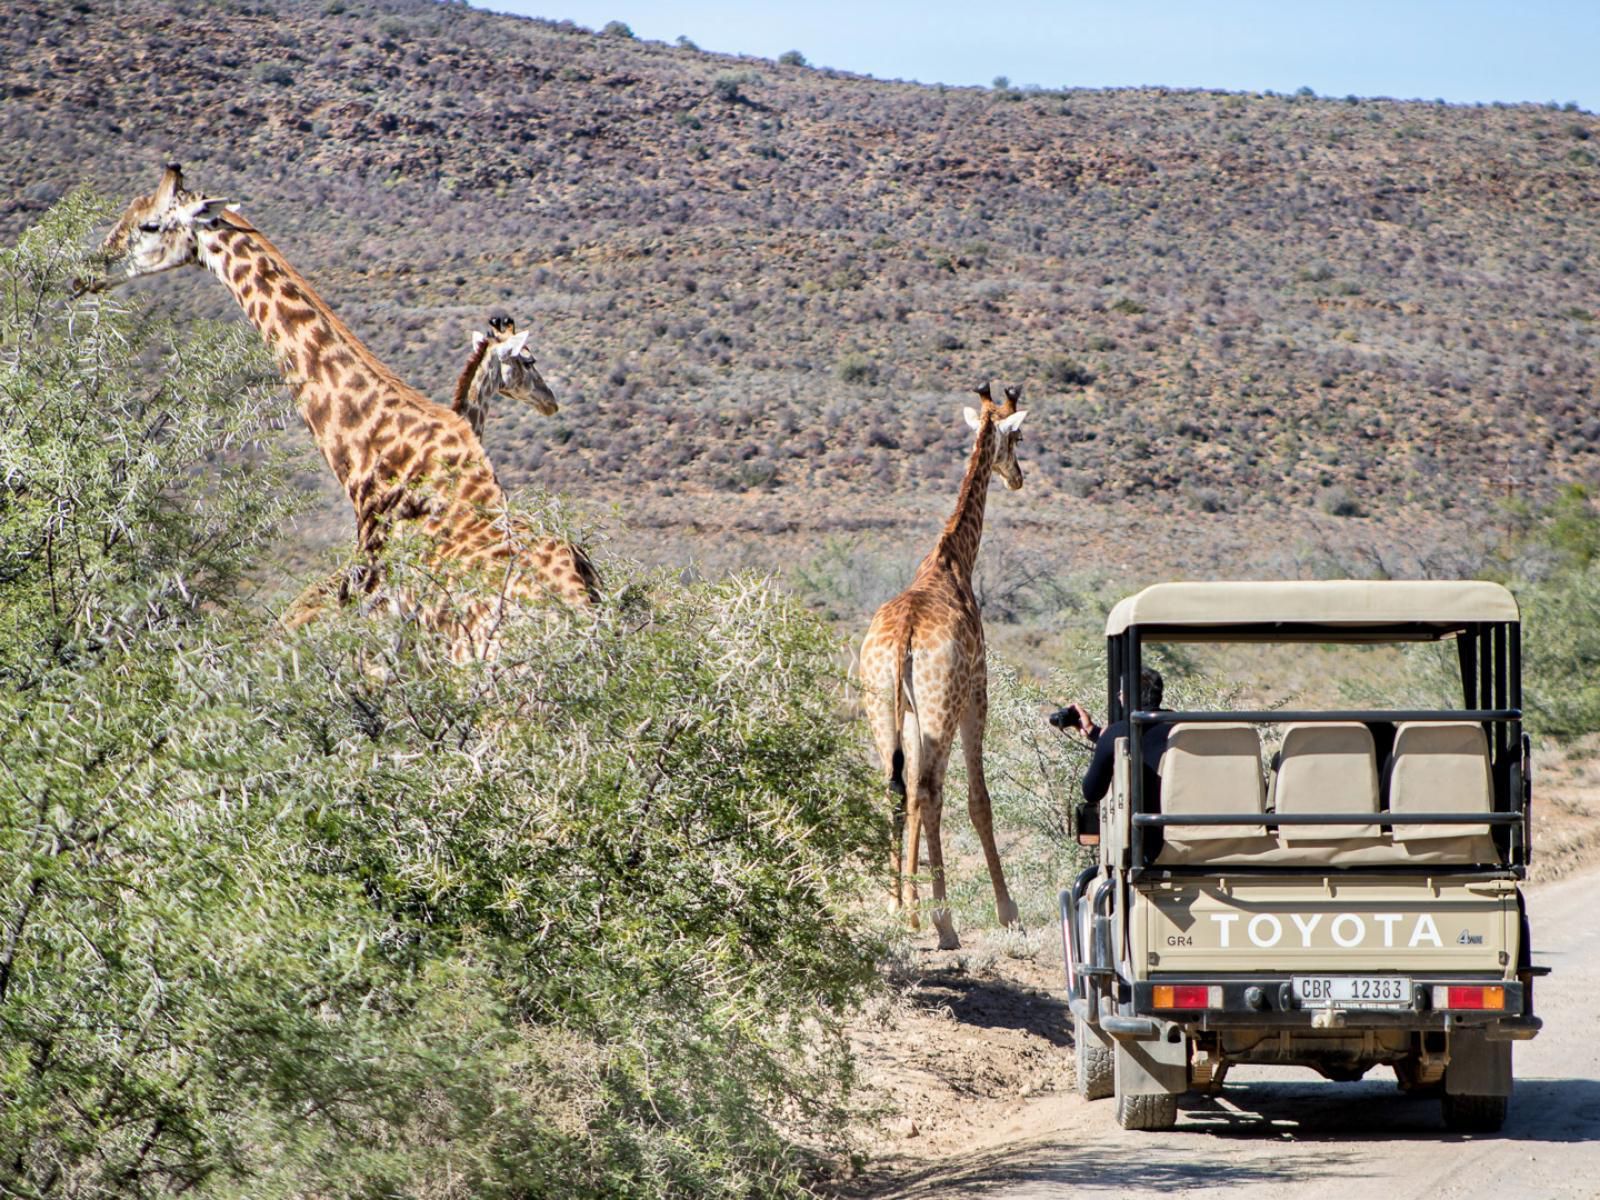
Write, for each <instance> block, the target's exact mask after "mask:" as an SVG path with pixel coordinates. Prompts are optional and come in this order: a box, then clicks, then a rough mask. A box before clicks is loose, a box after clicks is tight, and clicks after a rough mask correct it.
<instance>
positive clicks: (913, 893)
mask: <svg viewBox="0 0 1600 1200" xmlns="http://www.w3.org/2000/svg"><path fill="white" fill-rule="evenodd" d="M900 745H901V749H902V751H903V752H904V754H905V756H906V761H905V781H906V842H905V859H904V862H903V866H904V868H905V869H904V871H903V872H902V874H901V875H900V881H901V882H900V894H901V902H902V903H903V904H904V905H905V906H906V907H907V908H908V909H909V911H910V917H909V923H910V925H911V928H913V929H921V928H922V911H921V909H920V908H919V907H918V906H919V905H920V904H921V900H922V898H921V896H920V895H919V894H918V889H917V859H918V857H919V856H918V851H919V850H920V849H921V840H922V824H923V821H924V819H925V815H924V809H925V807H926V805H927V803H928V786H927V783H926V782H925V780H924V779H923V775H922V764H923V762H924V761H925V759H926V757H927V756H926V755H925V754H924V753H923V746H922V737H921V734H920V732H919V731H918V728H917V724H916V721H915V720H914V719H913V718H911V717H907V718H906V721H905V724H904V726H903V727H902V728H901V730H900Z"/></svg>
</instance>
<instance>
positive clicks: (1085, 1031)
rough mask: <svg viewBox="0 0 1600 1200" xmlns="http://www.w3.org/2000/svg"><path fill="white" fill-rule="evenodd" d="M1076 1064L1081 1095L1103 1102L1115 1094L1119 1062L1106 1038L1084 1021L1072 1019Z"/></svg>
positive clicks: (1086, 1098) (1076, 1018) (1077, 1018)
mask: <svg viewBox="0 0 1600 1200" xmlns="http://www.w3.org/2000/svg"><path fill="white" fill-rule="evenodd" d="M1072 1045H1073V1048H1074V1055H1073V1062H1074V1065H1075V1066H1076V1067H1077V1073H1078V1089H1077V1090H1078V1095H1080V1096H1082V1097H1083V1098H1084V1099H1085V1100H1104V1099H1105V1098H1106V1097H1107V1096H1110V1095H1112V1094H1113V1093H1115V1091H1116V1082H1115V1079H1116V1060H1115V1058H1113V1056H1112V1053H1111V1047H1110V1046H1109V1045H1107V1044H1106V1036H1105V1034H1103V1033H1101V1032H1100V1031H1099V1030H1098V1029H1096V1028H1095V1027H1094V1026H1092V1025H1090V1024H1089V1022H1087V1021H1085V1020H1084V1019H1083V1018H1082V1017H1073V1018H1072Z"/></svg>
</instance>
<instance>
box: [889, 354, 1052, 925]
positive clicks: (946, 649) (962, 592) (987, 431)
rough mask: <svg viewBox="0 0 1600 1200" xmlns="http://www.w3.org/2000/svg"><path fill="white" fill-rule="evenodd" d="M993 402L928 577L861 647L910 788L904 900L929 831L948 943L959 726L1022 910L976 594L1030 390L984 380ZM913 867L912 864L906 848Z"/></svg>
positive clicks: (1018, 480)
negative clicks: (949, 818) (999, 786)
mask: <svg viewBox="0 0 1600 1200" xmlns="http://www.w3.org/2000/svg"><path fill="white" fill-rule="evenodd" d="M978 395H979V396H980V397H981V399H982V407H981V408H980V409H978V410H976V411H975V410H973V409H971V408H968V409H966V410H965V414H966V419H967V424H968V425H969V426H970V427H971V428H972V429H974V430H975V431H976V437H975V439H974V441H973V445H972V454H971V457H970V458H969V459H968V460H967V471H966V475H965V476H964V477H963V478H962V480H961V488H960V491H959V492H957V494H956V509H955V512H954V513H952V514H951V516H950V519H949V520H948V521H946V522H945V526H944V530H943V532H942V533H940V535H939V540H938V542H937V543H936V544H935V545H934V548H933V550H932V551H931V552H930V553H929V554H928V556H927V557H926V558H924V559H923V560H922V563H921V565H920V566H918V567H917V574H916V577H915V578H914V579H912V581H911V586H910V587H908V588H906V590H905V591H903V592H901V593H900V594H899V595H898V596H896V597H895V598H894V599H893V600H890V601H889V602H888V603H887V604H885V605H883V607H881V608H880V609H878V611H877V613H876V614H874V615H873V618H872V625H871V626H870V627H869V628H868V630H867V636H866V640H865V641H863V642H862V645H861V684H862V689H863V691H864V693H865V698H866V702H867V718H868V721H869V722H870V724H871V726H872V737H873V741H874V742H875V743H876V745H877V749H878V757H879V758H880V759H881V760H882V763H883V768H884V771H885V773H886V776H887V781H888V784H889V787H890V789H891V790H892V791H893V792H895V793H896V795H897V796H898V797H899V800H898V801H897V806H896V813H895V847H894V855H893V861H894V872H895V888H896V896H895V900H896V903H897V904H898V903H904V902H906V901H907V900H909V902H910V903H912V904H915V902H916V900H917V886H916V880H915V876H916V871H917V839H918V827H919V825H920V826H921V827H922V828H923V829H925V830H926V834H927V840H928V866H929V869H930V871H931V872H932V875H933V900H934V909H933V923H934V926H935V928H936V929H937V930H938V933H939V947H940V949H943V950H953V949H955V948H956V947H957V946H959V945H960V940H959V939H958V938H957V936H956V929H955V922H954V921H952V920H951V917H950V912H949V910H948V909H947V908H946V907H945V878H944V847H943V845H942V843H941V840H940V821H941V818H942V816H943V812H944V775H945V767H946V765H947V764H948V762H949V760H950V747H951V744H952V743H953V742H954V741H955V737H956V734H957V733H959V734H960V735H961V749H962V752H963V753H964V754H965V755H966V760H967V811H968V812H969V813H970V814H971V817H972V827H973V828H974V829H975V830H977V833H978V840H979V841H980V842H982V843H983V856H984V859H985V860H986V862H987V863H988V867H989V879H990V882H991V883H992V884H993V885H994V902H995V910H996V913H997V915H998V916H999V918H1000V921H1001V923H1002V924H1004V925H1010V924H1011V923H1012V922H1014V921H1015V920H1016V919H1017V906H1016V904H1015V903H1014V902H1013V901H1012V899H1011V894H1010V893H1009V892H1008V891H1007V890H1006V881H1005V873H1004V872H1003V870H1002V869H1001V866H1000V852H999V850H998V848H997V847H996V846H995V840H994V821H993V817H992V815H991V812H990V805H989V789H988V787H987V785H986V784H985V782H984V777H983V731H984V726H985V724H987V722H988V717H989V670H988V663H987V659H986V657H985V652H984V642H983V615H982V613H981V612H979V610H978V601H977V598H976V597H975V596H974V595H973V591H972V570H973V566H974V565H975V564H976V562H977V559H978V542H979V539H980V538H981V537H982V536H983V511H984V506H985V504H986V502H987V499H988V493H989V476H990V474H991V473H993V474H995V475H998V476H1000V478H1002V479H1004V480H1005V481H1006V486H1007V487H1009V488H1010V489H1011V490H1012V491H1016V490H1017V489H1019V488H1021V487H1022V468H1021V467H1019V466H1018V465H1017V455H1016V448H1017V438H1018V436H1019V430H1020V429H1021V427H1022V420H1023V418H1024V417H1025V416H1027V413H1026V412H1021V411H1018V409H1017V400H1018V399H1019V398H1020V395H1021V392H1020V389H1016V388H1007V389H1006V400H1005V403H1004V404H995V403H994V402H993V400H992V399H991V397H990V392H989V385H988V384H984V385H983V386H982V387H980V388H979V389H978ZM903 851H904V852H905V853H906V854H907V855H908V857H909V866H907V865H906V864H904V863H903V862H902V852H903Z"/></svg>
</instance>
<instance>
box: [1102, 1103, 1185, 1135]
mask: <svg viewBox="0 0 1600 1200" xmlns="http://www.w3.org/2000/svg"><path fill="white" fill-rule="evenodd" d="M1177 1123H1178V1098H1177V1097H1176V1096H1118V1097H1117V1124H1118V1125H1121V1126H1122V1127H1123V1128H1124V1129H1147V1130H1161V1129H1171V1128H1172V1127H1173V1126H1174V1125H1176V1124H1177Z"/></svg>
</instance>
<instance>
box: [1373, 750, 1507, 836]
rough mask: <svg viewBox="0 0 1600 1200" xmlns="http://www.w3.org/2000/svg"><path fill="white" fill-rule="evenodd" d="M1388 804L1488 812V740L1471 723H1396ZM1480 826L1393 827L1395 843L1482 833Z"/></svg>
mask: <svg viewBox="0 0 1600 1200" xmlns="http://www.w3.org/2000/svg"><path fill="white" fill-rule="evenodd" d="M1391 762H1392V763H1393V767H1392V770H1391V774H1390V777H1389V808H1390V810H1391V811H1393V812H1397V813H1402V812H1404V813H1428V812H1485V813H1486V812H1489V811H1491V810H1492V809H1493V808H1494V784H1493V782H1492V781H1491V780H1490V777H1489V739H1488V738H1487V737H1486V736H1484V732H1483V726H1481V725H1478V724H1476V723H1474V722H1472V721H1402V722H1401V723H1400V725H1399V726H1398V727H1397V728H1396V729H1395V734H1394V756H1393V758H1392V759H1391ZM1488 832H1489V826H1488V825H1487V824H1484V825H1396V826H1395V827H1394V840H1395V841H1397V842H1412V841H1421V840H1425V839H1430V838H1466V837H1474V836H1482V835H1486V834H1488Z"/></svg>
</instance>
